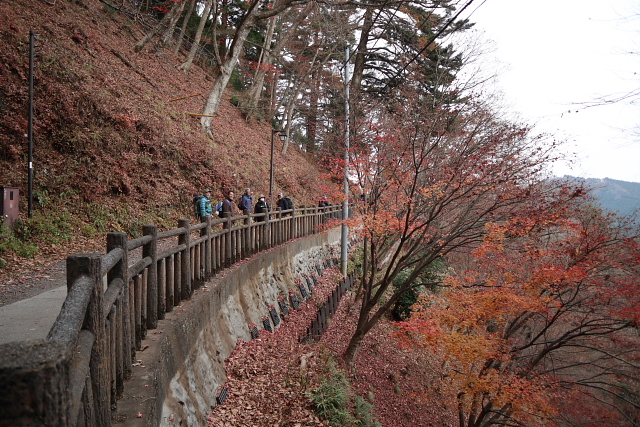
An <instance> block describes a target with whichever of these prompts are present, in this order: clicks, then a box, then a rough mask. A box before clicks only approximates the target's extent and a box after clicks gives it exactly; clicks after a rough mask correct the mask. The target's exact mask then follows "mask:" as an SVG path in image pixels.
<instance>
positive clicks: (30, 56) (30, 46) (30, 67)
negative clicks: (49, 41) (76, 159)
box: [27, 30, 35, 218]
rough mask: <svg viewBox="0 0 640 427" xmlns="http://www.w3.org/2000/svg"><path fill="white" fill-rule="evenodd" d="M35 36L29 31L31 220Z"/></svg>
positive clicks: (30, 200) (31, 204)
mask: <svg viewBox="0 0 640 427" xmlns="http://www.w3.org/2000/svg"><path fill="white" fill-rule="evenodd" d="M34 43H35V35H34V34H33V30H31V31H29V130H28V132H29V133H28V135H27V137H28V138H29V141H28V144H29V158H28V162H29V178H28V181H29V182H28V187H29V194H28V196H29V208H28V216H29V218H33V51H34V46H33V45H34Z"/></svg>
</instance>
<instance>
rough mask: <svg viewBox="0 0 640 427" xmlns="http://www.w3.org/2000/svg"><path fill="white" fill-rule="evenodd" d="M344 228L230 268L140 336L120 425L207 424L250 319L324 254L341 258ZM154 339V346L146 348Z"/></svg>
mask: <svg viewBox="0 0 640 427" xmlns="http://www.w3.org/2000/svg"><path fill="white" fill-rule="evenodd" d="M339 243H340V229H339V228H336V229H334V230H331V231H328V232H325V233H321V234H316V235H312V236H309V237H305V238H302V239H298V240H295V241H293V242H290V243H288V244H286V245H283V246H280V247H277V248H275V249H272V250H269V251H267V252H263V253H260V254H258V255H256V256H254V257H252V258H250V259H248V260H245V261H242V262H240V263H239V264H237V265H235V266H234V267H232V268H230V269H228V270H225V271H224V273H223V274H221V275H218V276H217V277H216V278H214V279H213V280H210V281H209V282H207V284H206V286H205V287H203V288H201V289H199V290H197V291H196V292H194V294H193V295H192V297H191V299H189V300H187V301H184V302H183V303H182V304H181V305H180V306H178V307H176V308H175V309H174V311H173V312H171V313H168V314H167V316H166V318H165V319H164V320H160V321H159V324H158V328H157V329H156V330H154V331H153V332H150V333H149V335H148V336H147V337H146V339H144V340H143V342H142V348H143V349H144V350H143V351H139V352H138V353H137V354H136V359H137V360H136V363H134V366H133V375H132V379H131V380H130V381H129V382H127V384H126V387H125V394H124V396H123V398H122V399H121V400H119V401H118V409H117V412H116V420H115V425H126V426H148V427H151V426H153V427H155V426H189V427H195V426H206V419H207V417H208V415H209V413H210V411H211V408H212V407H215V405H216V397H217V393H218V391H219V388H220V386H222V385H223V384H224V383H225V381H226V375H225V372H224V360H225V359H226V358H227V357H228V356H229V355H230V354H231V352H232V351H233V349H234V348H235V345H236V342H237V341H238V340H239V339H243V340H245V341H249V340H250V339H251V334H250V330H249V327H248V325H249V324H250V323H255V324H257V325H259V326H261V325H262V320H261V318H262V316H266V315H268V314H269V306H270V305H274V306H275V307H276V310H279V307H278V296H280V295H288V292H289V289H294V290H295V292H297V293H299V290H298V288H297V287H296V286H295V282H294V278H295V277H299V276H301V275H302V274H303V273H306V274H311V273H313V272H314V271H315V269H316V265H318V264H322V263H323V261H324V260H325V259H326V258H335V257H339V254H340V248H339ZM147 346H148V347H147Z"/></svg>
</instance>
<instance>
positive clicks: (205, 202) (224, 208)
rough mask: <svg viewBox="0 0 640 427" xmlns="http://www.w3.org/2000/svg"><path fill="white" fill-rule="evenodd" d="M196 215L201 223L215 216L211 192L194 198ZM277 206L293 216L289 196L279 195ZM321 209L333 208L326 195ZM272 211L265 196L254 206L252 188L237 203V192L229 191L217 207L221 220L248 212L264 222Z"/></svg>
mask: <svg viewBox="0 0 640 427" xmlns="http://www.w3.org/2000/svg"><path fill="white" fill-rule="evenodd" d="M194 204H195V213H196V216H197V217H199V218H200V220H201V221H205V220H206V217H210V216H214V206H213V204H212V202H211V190H210V189H206V190H205V191H204V193H203V194H202V195H200V196H198V195H196V196H194ZM276 205H277V206H278V208H280V210H281V211H289V212H284V213H283V216H288V215H291V210H292V209H293V202H292V201H291V198H290V197H289V196H284V195H283V194H282V193H278V196H277V199H276ZM318 206H319V207H328V206H331V203H329V201H328V199H327V196H326V195H324V196H323V197H322V198H321V199H320V200H319V201H318ZM270 210H271V208H270V206H269V203H267V201H266V200H265V197H264V195H263V194H261V195H260V197H259V198H258V201H257V202H256V203H255V205H254V204H253V193H252V192H251V188H247V189H246V190H245V192H244V194H243V195H242V196H241V197H240V198H239V199H238V200H237V201H236V200H235V192H234V191H233V190H229V191H227V194H226V195H225V199H224V200H223V201H222V202H220V203H218V204H217V205H216V206H215V212H216V213H215V214H216V215H217V216H219V217H221V218H229V217H234V216H237V215H238V214H244V213H245V212H248V213H250V214H262V215H256V216H255V217H254V219H255V221H264V220H265V219H266V216H267V213H268V212H269V211H270Z"/></svg>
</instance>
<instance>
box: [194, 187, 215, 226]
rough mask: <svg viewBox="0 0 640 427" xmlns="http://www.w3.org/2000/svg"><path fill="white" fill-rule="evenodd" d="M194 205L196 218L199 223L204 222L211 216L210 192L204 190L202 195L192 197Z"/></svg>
mask: <svg viewBox="0 0 640 427" xmlns="http://www.w3.org/2000/svg"><path fill="white" fill-rule="evenodd" d="M194 201H195V205H196V216H198V217H199V218H200V221H201V222H205V221H206V217H208V216H211V215H213V206H212V205H211V190H209V189H208V188H207V189H206V190H204V194H203V195H201V196H198V195H197V194H196V195H195V197H194Z"/></svg>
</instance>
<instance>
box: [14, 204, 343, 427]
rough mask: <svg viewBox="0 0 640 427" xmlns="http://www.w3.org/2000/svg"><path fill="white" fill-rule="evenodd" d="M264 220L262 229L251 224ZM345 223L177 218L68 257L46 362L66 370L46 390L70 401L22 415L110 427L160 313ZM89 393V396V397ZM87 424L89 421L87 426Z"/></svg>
mask: <svg viewBox="0 0 640 427" xmlns="http://www.w3.org/2000/svg"><path fill="white" fill-rule="evenodd" d="M287 213H290V214H289V215H284V214H287ZM260 216H264V220H263V221H254V220H253V219H254V218H256V217H260ZM341 219H342V208H341V207H338V206H336V207H333V206H332V207H327V208H318V207H304V206H303V207H301V208H296V209H290V210H285V211H281V210H279V209H275V210H273V211H270V212H267V213H265V214H253V213H250V212H248V211H244V212H243V213H242V215H239V216H235V217H232V218H206V220H205V221H204V222H201V223H197V224H191V221H190V220H187V219H182V220H180V221H179V222H178V227H177V228H175V229H171V230H166V231H162V232H158V231H157V227H156V226H154V225H146V226H144V227H143V236H141V237H138V238H135V239H131V240H129V239H128V237H127V235H126V234H125V233H108V234H107V252H106V254H104V255H100V254H88V255H70V256H69V257H68V258H67V288H68V294H67V297H66V299H65V302H64V304H63V306H62V309H61V311H60V314H59V316H58V318H57V319H56V321H55V323H54V325H53V327H52V328H51V330H50V331H49V334H48V335H47V338H46V341H45V342H46V343H48V345H52V346H56V348H61V349H63V351H61V352H60V351H56V352H52V355H51V357H52V358H53V357H56V358H57V359H56V360H58V363H61V364H63V365H64V366H66V368H65V372H67V373H68V374H67V376H66V377H64V376H63V378H60V379H59V381H58V383H56V384H54V385H44V386H45V387H46V386H49V387H57V388H56V389H55V390H52V392H53V393H57V394H58V395H59V394H60V393H62V394H65V393H66V395H65V397H64V398H62V399H60V401H64V402H65V403H64V407H63V408H61V409H59V410H57V411H56V413H55V414H42V413H38V412H37V411H38V410H39V411H41V412H42V411H46V409H42V408H44V407H46V405H42V404H41V403H42V402H39V403H38V402H37V400H38V399H39V398H41V396H32V399H31V400H29V399H24V400H25V401H26V402H27V403H24V408H25V410H24V411H23V413H24V414H29V415H28V416H32V417H37V418H42V419H44V418H46V419H47V424H48V425H51V426H67V425H69V426H75V425H85V424H87V425H89V424H91V425H96V426H109V425H110V423H111V418H110V411H111V408H112V407H113V406H115V405H116V402H117V400H118V398H119V397H120V396H121V395H122V393H123V390H124V381H125V380H126V379H127V378H129V377H130V375H131V364H132V361H133V360H134V357H135V352H136V351H137V350H140V347H141V340H142V339H143V338H144V336H145V335H146V332H147V330H148V329H154V328H156V327H157V321H158V320H159V319H163V318H164V316H165V313H167V312H170V311H172V310H173V307H174V306H177V305H178V304H180V303H181V301H182V300H184V299H187V298H190V297H191V294H192V293H193V291H194V290H195V289H197V287H199V286H200V285H201V284H202V283H204V282H206V281H207V280H209V279H210V278H211V277H213V276H214V275H215V274H217V273H218V272H219V271H221V270H222V269H224V268H227V267H229V266H231V265H232V264H234V263H236V262H238V261H240V260H242V259H245V258H248V257H251V256H253V255H254V254H255V253H258V252H261V251H264V250H267V249H270V248H272V247H275V246H278V245H280V244H283V243H285V242H287V241H290V240H292V239H296V238H299V237H304V236H309V235H311V234H315V233H318V232H321V231H323V230H324V227H325V226H326V225H327V224H328V223H329V221H331V220H341ZM329 224H330V223H329ZM192 234H197V236H192ZM176 237H177V241H174V242H171V240H170V239H172V238H176ZM140 251H141V252H142V253H141V254H140ZM60 354H62V355H63V356H62V359H60V357H61V356H60ZM45 365H46V364H45ZM17 369H19V368H17ZM42 369H45V368H44V367H43V368H42ZM61 384H62V386H61ZM87 384H90V385H91V387H90V390H89V389H85V388H86V385H87ZM6 392H7V393H11V392H12V391H11V390H6ZM45 394H46V393H45ZM36 407H37V408H39V409H37V410H34V408H36ZM83 408H84V409H83ZM87 414H90V415H87ZM86 416H91V420H90V422H89V420H87V419H85V418H84V417H86Z"/></svg>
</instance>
